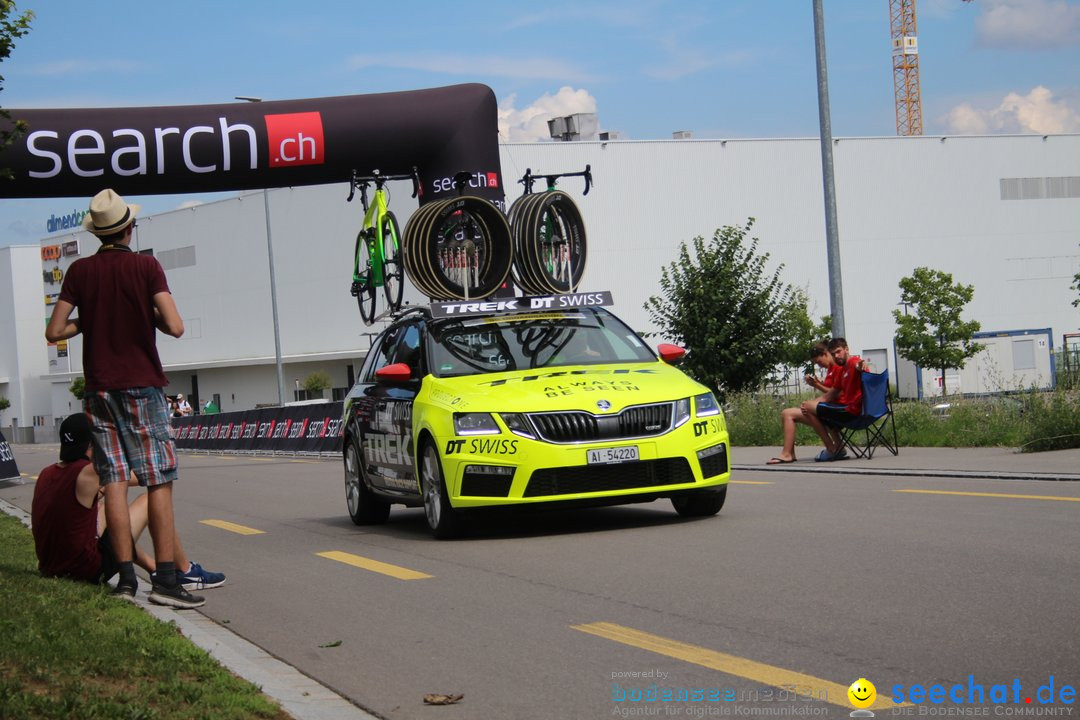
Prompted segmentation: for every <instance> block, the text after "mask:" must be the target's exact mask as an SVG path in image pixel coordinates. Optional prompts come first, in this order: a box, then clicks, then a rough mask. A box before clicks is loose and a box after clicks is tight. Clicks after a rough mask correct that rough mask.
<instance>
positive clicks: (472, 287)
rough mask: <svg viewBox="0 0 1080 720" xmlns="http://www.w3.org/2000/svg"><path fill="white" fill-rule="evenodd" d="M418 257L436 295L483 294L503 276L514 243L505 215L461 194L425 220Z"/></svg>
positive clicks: (470, 296) (471, 297)
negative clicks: (432, 280)
mask: <svg viewBox="0 0 1080 720" xmlns="http://www.w3.org/2000/svg"><path fill="white" fill-rule="evenodd" d="M425 228H426V232H425V244H424V247H423V248H422V250H423V252H422V255H421V261H422V264H423V265H424V269H425V274H426V275H427V276H428V277H432V278H434V279H435V281H436V284H437V285H438V288H439V290H440V295H442V296H444V297H446V298H450V299H457V300H466V299H468V300H476V299H481V298H486V297H488V296H489V295H491V294H492V293H494V292H495V291H496V290H498V289H499V287H500V286H501V285H502V284H503V282H505V281H506V278H507V277H508V276H509V275H510V268H511V266H512V265H513V244H512V242H511V239H510V226H509V225H508V224H507V222H506V217H505V216H504V215H503V214H502V211H501V210H499V209H498V208H497V207H496V206H495V205H493V204H492V203H490V202H488V201H487V200H484V199H482V198H478V197H473V196H462V197H459V198H454V199H453V201H451V202H449V203H447V204H446V205H444V206H442V207H440V208H439V209H438V210H437V211H436V212H434V213H433V215H432V216H431V217H430V219H429V220H428V222H427V223H426V225H425Z"/></svg>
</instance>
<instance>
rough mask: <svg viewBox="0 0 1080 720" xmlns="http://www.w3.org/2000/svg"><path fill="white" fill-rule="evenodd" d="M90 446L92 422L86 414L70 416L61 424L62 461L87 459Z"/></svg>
mask: <svg viewBox="0 0 1080 720" xmlns="http://www.w3.org/2000/svg"><path fill="white" fill-rule="evenodd" d="M89 446H90V421H89V420H87V419H86V415H85V414H84V413H75V414H74V415H69V416H68V417H67V418H65V419H64V422H62V423H60V460H61V462H72V461H73V460H79V459H81V458H84V457H86V448H87V447H89Z"/></svg>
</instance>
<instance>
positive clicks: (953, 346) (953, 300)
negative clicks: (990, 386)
mask: <svg viewBox="0 0 1080 720" xmlns="http://www.w3.org/2000/svg"><path fill="white" fill-rule="evenodd" d="M974 296H975V288H974V286H972V285H961V284H959V283H954V282H953V276H952V275H951V274H950V273H947V272H942V271H941V270H931V269H930V268H927V267H918V268H915V270H914V272H913V273H912V275H911V277H906V278H902V279H901V280H900V304H902V305H904V306H905V311H906V309H907V308H908V307H911V308H913V309H914V312H913V313H907V312H905V313H901V312H900V311H899V310H893V318H894V319H895V320H896V328H897V329H896V350H897V352H898V353H899V354H900V356H901V357H904V358H907V359H908V360H910V361H912V362H913V363H915V364H916V365H918V366H919V367H926V368H936V369H939V370H941V394H942V395H945V394H946V391H947V388H946V385H945V371H946V370H950V369H956V370H958V369H960V368H962V367H964V364H965V363H966V361H967V360H968V358H970V357H972V356H974V355H975V354H976V353H978V352H979V351H980V350H982V349H983V348H984V347H985V346H984V345H980V344H979V343H977V342H974V341H973V340H972V338H973V337H974V335H975V333H977V332H978V331H979V327H980V325H979V323H978V322H977V321H975V320H970V321H967V322H965V321H963V320H961V319H960V313H961V312H963V310H964V306H965V305H967V304H968V303H969V302H971V298H972V297H974Z"/></svg>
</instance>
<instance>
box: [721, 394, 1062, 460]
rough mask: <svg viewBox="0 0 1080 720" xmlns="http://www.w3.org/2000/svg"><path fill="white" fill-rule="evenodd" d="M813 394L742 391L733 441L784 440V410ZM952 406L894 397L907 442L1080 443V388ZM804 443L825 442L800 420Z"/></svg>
mask: <svg viewBox="0 0 1080 720" xmlns="http://www.w3.org/2000/svg"><path fill="white" fill-rule="evenodd" d="M809 397H811V395H805V396H801V397H794V396H793V397H790V398H787V399H785V398H779V397H773V396H767V395H753V394H740V395H735V396H731V397H729V404H728V407H727V408H726V413H725V414H726V418H727V422H728V430H729V432H730V433H731V443H732V445H736V446H738V445H743V446H755V445H756V446H765V445H776V446H777V447H779V446H780V445H782V444H783V441H784V438H783V434H782V431H781V428H780V411H781V410H782V409H784V408H785V407H789V406H796V405H798V404H799V403H800V402H802V400H804V399H807V398H809ZM949 403H950V407H949V408H948V411H947V412H944V413H941V412H935V410H934V409H933V406H932V405H931V404H930V403H927V402H922V401H914V400H909V401H899V400H896V401H894V402H893V417H894V419H895V421H896V433H897V437H898V439H899V442H900V446H901V447H1014V448H1019V449H1020V450H1021V451H1023V452H1038V451H1043V450H1064V449H1067V448H1078V447H1080V390H1073V389H1064V390H1056V391H1054V392H1029V393H1017V394H1012V395H1000V396H995V397H991V398H955V399H954V398H950V399H949ZM796 427H797V428H798V430H797V433H796V436H795V437H796V443H797V444H798V445H820V444H821V441H820V440H819V439H818V437H817V435H816V434H815V433H814V431H813V430H811V429H810V428H809V427H807V426H806V425H802V424H799V425H797V426H796Z"/></svg>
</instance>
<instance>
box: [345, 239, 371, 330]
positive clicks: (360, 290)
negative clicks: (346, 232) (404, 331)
mask: <svg viewBox="0 0 1080 720" xmlns="http://www.w3.org/2000/svg"><path fill="white" fill-rule="evenodd" d="M355 252H356V255H355V258H356V259H355V261H354V265H353V282H352V288H351V290H350V292H352V294H353V296H354V297H355V298H356V304H357V306H358V307H359V308H360V317H362V318H363V319H364V322H365V323H367V324H368V325H370V324H371V323H372V322H373V321H374V320H375V284H374V281H373V279H372V274H371V247H370V246H369V245H368V233H367V231H365V230H361V231H360V232H359V233H357V234H356V251H355Z"/></svg>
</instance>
